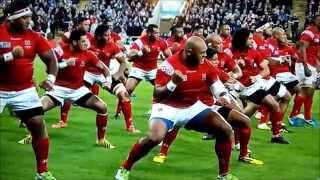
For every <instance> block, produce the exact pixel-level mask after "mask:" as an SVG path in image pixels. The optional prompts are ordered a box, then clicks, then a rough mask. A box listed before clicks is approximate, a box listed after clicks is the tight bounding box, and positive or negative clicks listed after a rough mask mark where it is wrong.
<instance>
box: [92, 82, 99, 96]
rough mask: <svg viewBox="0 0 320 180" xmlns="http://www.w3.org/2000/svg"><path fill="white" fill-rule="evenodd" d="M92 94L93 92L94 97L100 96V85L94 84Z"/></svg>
mask: <svg viewBox="0 0 320 180" xmlns="http://www.w3.org/2000/svg"><path fill="white" fill-rule="evenodd" d="M91 92H92V94H94V95H98V94H99V85H97V84H93V85H92V86H91Z"/></svg>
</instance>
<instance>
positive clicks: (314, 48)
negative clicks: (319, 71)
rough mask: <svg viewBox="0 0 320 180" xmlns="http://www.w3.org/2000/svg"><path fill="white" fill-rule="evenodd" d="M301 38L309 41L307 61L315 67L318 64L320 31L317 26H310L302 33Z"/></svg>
mask: <svg viewBox="0 0 320 180" xmlns="http://www.w3.org/2000/svg"><path fill="white" fill-rule="evenodd" d="M300 40H302V41H306V42H308V43H309V47H308V48H307V62H308V64H310V65H311V66H314V67H315V66H316V65H317V53H318V50H319V48H320V31H319V30H318V28H317V27H316V26H309V27H307V28H306V29H305V30H304V31H303V32H302V33H301V36H300Z"/></svg>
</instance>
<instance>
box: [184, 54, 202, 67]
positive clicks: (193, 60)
mask: <svg viewBox="0 0 320 180" xmlns="http://www.w3.org/2000/svg"><path fill="white" fill-rule="evenodd" d="M186 59H187V63H188V65H190V66H191V67H196V66H198V65H199V63H200V61H201V60H199V57H198V56H197V55H195V54H191V55H186Z"/></svg>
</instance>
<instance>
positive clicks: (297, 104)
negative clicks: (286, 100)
mask: <svg viewBox="0 0 320 180" xmlns="http://www.w3.org/2000/svg"><path fill="white" fill-rule="evenodd" d="M303 103H304V97H303V96H300V95H296V97H295V98H294V103H293V107H292V111H291V114H290V117H294V116H296V115H298V114H299V113H300V110H301V106H302V104H303Z"/></svg>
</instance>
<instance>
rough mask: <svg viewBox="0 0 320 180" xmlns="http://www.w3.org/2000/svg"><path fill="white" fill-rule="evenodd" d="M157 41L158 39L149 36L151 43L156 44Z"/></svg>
mask: <svg viewBox="0 0 320 180" xmlns="http://www.w3.org/2000/svg"><path fill="white" fill-rule="evenodd" d="M156 40H157V39H156V38H155V37H154V36H149V42H151V43H154V42H156Z"/></svg>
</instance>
